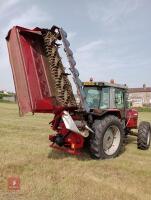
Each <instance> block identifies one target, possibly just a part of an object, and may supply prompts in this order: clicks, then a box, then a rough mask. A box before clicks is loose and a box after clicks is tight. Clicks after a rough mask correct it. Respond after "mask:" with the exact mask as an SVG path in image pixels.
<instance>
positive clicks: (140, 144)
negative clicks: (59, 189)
mask: <svg viewBox="0 0 151 200" xmlns="http://www.w3.org/2000/svg"><path fill="white" fill-rule="evenodd" d="M150 140H151V125H150V123H149V122H145V121H143V122H141V123H140V124H139V127H138V135H137V148H138V149H141V150H147V149H148V148H149V147H150Z"/></svg>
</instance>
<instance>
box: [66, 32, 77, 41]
mask: <svg viewBox="0 0 151 200" xmlns="http://www.w3.org/2000/svg"><path fill="white" fill-rule="evenodd" d="M76 35H77V33H76V32H73V31H71V32H68V40H69V41H71V40H73V39H74V37H75V36H76Z"/></svg>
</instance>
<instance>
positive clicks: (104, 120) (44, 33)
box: [6, 26, 151, 159]
mask: <svg viewBox="0 0 151 200" xmlns="http://www.w3.org/2000/svg"><path fill="white" fill-rule="evenodd" d="M6 40H7V44H8V51H9V57H10V63H11V67H12V72H13V78H14V84H15V89H16V94H17V100H18V105H19V111H20V115H24V114H26V113H27V112H32V113H33V114H34V113H51V114H53V115H54V116H53V120H52V121H51V122H50V123H49V124H50V126H51V129H52V130H54V132H55V133H54V134H50V135H49V140H50V147H52V148H55V149H58V150H61V151H64V152H68V153H71V154H74V155H78V154H80V153H81V150H82V149H83V148H84V147H85V146H86V148H88V150H89V152H90V155H91V157H92V158H94V159H108V158H114V157H116V156H118V155H119V154H120V153H121V152H122V149H123V146H124V141H125V138H127V137H128V135H136V136H137V147H138V149H141V150H147V149H148V148H149V146H150V137H151V125H150V123H149V122H145V121H143V122H140V124H139V126H138V125H137V124H138V112H137V111H136V110H135V109H133V108H130V107H129V102H128V92H127V91H128V88H127V86H126V85H121V84H116V83H114V82H113V81H112V82H110V83H107V82H95V81H93V79H92V78H91V79H90V81H88V82H81V80H80V78H79V72H78V70H77V68H76V62H75V60H74V57H73V52H72V50H71V49H70V43H69V41H68V40H67V33H66V32H65V31H64V30H63V28H59V27H57V26H52V28H51V29H41V28H38V27H36V28H35V29H33V30H30V29H27V28H23V27H19V26H15V27H13V28H12V29H11V30H10V31H9V32H8V35H7V37H6ZM58 41H59V42H62V43H61V44H60V43H58ZM61 46H63V47H64V51H65V54H66V56H67V60H68V63H69V66H70V68H69V70H70V72H71V73H68V72H67V70H66V68H65V67H64V65H63V63H62V59H61V56H60V53H59V49H60V47H61ZM69 75H72V77H73V80H74V83H75V86H76V88H77V95H78V99H79V103H77V102H76V100H75V97H74V94H73V89H72V84H71V82H70V81H69V78H68V76H69ZM137 128H138V133H134V132H133V129H137Z"/></svg>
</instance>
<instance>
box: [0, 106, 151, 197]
mask: <svg viewBox="0 0 151 200" xmlns="http://www.w3.org/2000/svg"><path fill="white" fill-rule="evenodd" d="M50 118H51V116H49V115H48V114H45V115H44V114H41V115H34V116H31V115H28V116H25V117H22V118H20V117H19V116H18V109H17V105H16V104H7V103H0V199H2V200H9V199H10V200H12V199H15V200H20V199H27V200H28V199H31V200H32V199H33V200H35V199H36V200H47V199H49V200H67V199H68V200H74V199H76V200H89V199H90V200H131V199H132V200H136V199H139V200H150V199H151V150H149V151H141V150H138V149H137V148H136V139H135V138H134V137H131V138H129V144H128V145H127V146H126V147H125V152H124V153H123V154H122V155H121V156H119V157H118V158H116V159H111V160H103V161H102V160H100V161H96V160H91V159H90V158H89V155H87V154H86V153H85V154H84V155H81V156H71V155H69V154H65V153H62V152H58V151H55V150H52V149H50V148H49V141H48V134H49V133H50V132H51V130H49V126H48V122H49V121H50ZM140 120H148V121H150V122H151V113H140ZM10 176H19V177H20V180H21V188H20V190H19V191H16V192H12V191H8V188H7V179H8V177H10Z"/></svg>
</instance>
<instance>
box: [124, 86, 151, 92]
mask: <svg viewBox="0 0 151 200" xmlns="http://www.w3.org/2000/svg"><path fill="white" fill-rule="evenodd" d="M128 92H129V93H138V92H151V87H144V88H129V89H128Z"/></svg>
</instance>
